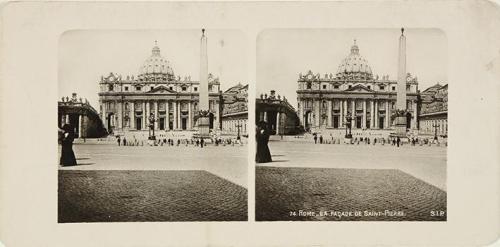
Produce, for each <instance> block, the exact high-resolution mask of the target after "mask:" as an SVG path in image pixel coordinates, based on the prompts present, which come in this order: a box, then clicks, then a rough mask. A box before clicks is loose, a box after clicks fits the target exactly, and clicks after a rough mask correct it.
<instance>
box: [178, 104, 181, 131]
mask: <svg viewBox="0 0 500 247" xmlns="http://www.w3.org/2000/svg"><path fill="white" fill-rule="evenodd" d="M181 106H182V102H180V101H179V103H177V128H178V129H181V127H182V126H181V124H180V123H181Z"/></svg>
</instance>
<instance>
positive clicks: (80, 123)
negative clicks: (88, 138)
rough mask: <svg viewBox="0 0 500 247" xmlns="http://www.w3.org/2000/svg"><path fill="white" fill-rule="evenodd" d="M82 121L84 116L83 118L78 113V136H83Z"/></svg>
mask: <svg viewBox="0 0 500 247" xmlns="http://www.w3.org/2000/svg"><path fill="white" fill-rule="evenodd" d="M82 121H83V118H82V115H80V114H78V138H82V133H83V131H82Z"/></svg>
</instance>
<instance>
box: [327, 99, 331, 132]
mask: <svg viewBox="0 0 500 247" xmlns="http://www.w3.org/2000/svg"><path fill="white" fill-rule="evenodd" d="M327 111H328V112H327V114H328V123H327V125H326V126H328V127H332V100H331V99H330V100H328V109H327Z"/></svg>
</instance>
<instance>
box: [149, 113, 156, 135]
mask: <svg viewBox="0 0 500 247" xmlns="http://www.w3.org/2000/svg"><path fill="white" fill-rule="evenodd" d="M155 121H156V119H155V114H154V113H152V112H151V114H149V139H150V140H155V139H156V138H155V128H154V126H155ZM151 130H152V131H153V135H151Z"/></svg>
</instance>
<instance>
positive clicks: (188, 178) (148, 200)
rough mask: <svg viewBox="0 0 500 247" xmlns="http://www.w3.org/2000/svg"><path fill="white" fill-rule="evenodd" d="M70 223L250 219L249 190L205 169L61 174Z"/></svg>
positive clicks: (63, 211)
mask: <svg viewBox="0 0 500 247" xmlns="http://www.w3.org/2000/svg"><path fill="white" fill-rule="evenodd" d="M58 194H59V196H58V198H59V203H58V217H59V222H60V223H65V222H127V221H132V222H141V221H246V220H247V190H246V189H244V188H243V187H241V186H238V185H235V184H233V183H231V182H229V181H227V180H224V179H222V178H220V177H217V176H215V175H212V174H210V173H208V172H206V171H118V170H114V171H96V170H94V171H90V170H88V171H78V170H62V171H60V173H59V188H58Z"/></svg>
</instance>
